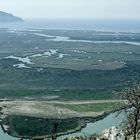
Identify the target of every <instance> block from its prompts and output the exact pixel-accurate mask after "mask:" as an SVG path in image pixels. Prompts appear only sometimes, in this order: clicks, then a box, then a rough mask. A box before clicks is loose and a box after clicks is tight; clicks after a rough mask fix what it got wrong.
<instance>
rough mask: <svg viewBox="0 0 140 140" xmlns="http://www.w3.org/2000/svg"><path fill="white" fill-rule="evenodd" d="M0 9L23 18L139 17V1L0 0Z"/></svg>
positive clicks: (128, 18)
mask: <svg viewBox="0 0 140 140" xmlns="http://www.w3.org/2000/svg"><path fill="white" fill-rule="evenodd" d="M0 11H5V12H10V13H13V14H14V15H16V16H19V17H22V18H23V19H115V20H117V19H124V20H140V0H0Z"/></svg>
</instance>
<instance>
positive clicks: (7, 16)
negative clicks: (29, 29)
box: [0, 11, 23, 22]
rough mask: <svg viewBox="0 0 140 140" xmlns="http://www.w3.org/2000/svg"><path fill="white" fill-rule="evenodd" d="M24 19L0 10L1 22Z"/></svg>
mask: <svg viewBox="0 0 140 140" xmlns="http://www.w3.org/2000/svg"><path fill="white" fill-rule="evenodd" d="M22 21H23V19H22V18H19V17H16V16H14V15H12V14H9V13H6V12H2V11H0V22H22Z"/></svg>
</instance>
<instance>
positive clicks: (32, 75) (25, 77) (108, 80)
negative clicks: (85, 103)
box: [0, 29, 140, 100]
mask: <svg viewBox="0 0 140 140" xmlns="http://www.w3.org/2000/svg"><path fill="white" fill-rule="evenodd" d="M38 34H39V35H38ZM40 34H43V36H41V35H40ZM44 34H45V35H51V36H63V37H69V39H73V40H85V42H80V41H78V42H76V41H66V40H65V39H64V40H62V39H61V40H60V41H54V40H51V39H55V38H57V37H49V36H44ZM139 38H140V34H139V33H123V32H120V33H118V34H117V33H113V32H96V31H78V30H73V31H70V30H69V31H67V30H42V31H26V30H25V31H24V30H23V31H10V30H8V29H1V30H0V97H1V98H4V97H7V98H23V97H32V98H36V97H37V98H39V99H43V98H45V97H46V96H58V99H59V100H93V99H119V96H118V94H116V93H114V91H115V90H121V89H122V88H124V87H126V86H127V83H128V82H129V81H132V80H133V79H135V80H139V79H140V77H139V71H140V57H139V54H140V45H139V44H135V42H137V43H139V42H140V39H139ZM48 39H50V40H48ZM86 41H124V42H120V43H115V42H114V43H113V42H106V43H104V42H100V43H96V42H94V43H93V42H86ZM127 42H130V43H127Z"/></svg>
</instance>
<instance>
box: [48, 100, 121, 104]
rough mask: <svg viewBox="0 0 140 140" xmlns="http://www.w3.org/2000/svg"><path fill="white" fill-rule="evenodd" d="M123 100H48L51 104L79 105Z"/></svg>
mask: <svg viewBox="0 0 140 140" xmlns="http://www.w3.org/2000/svg"><path fill="white" fill-rule="evenodd" d="M115 102H122V100H90V101H47V103H50V104H64V105H65V104H69V105H72V104H74V105H78V104H96V103H115Z"/></svg>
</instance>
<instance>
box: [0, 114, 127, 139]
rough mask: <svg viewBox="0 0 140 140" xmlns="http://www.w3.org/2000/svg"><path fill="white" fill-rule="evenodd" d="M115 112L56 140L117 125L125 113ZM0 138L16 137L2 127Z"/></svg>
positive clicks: (87, 134)
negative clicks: (4, 131) (6, 132)
mask: <svg viewBox="0 0 140 140" xmlns="http://www.w3.org/2000/svg"><path fill="white" fill-rule="evenodd" d="M117 114H118V113H117V112H115V113H112V114H110V115H108V116H107V117H105V118H104V119H103V120H99V121H96V122H90V123H87V125H86V127H85V128H83V129H82V130H80V131H79V132H75V133H73V134H68V135H65V136H61V137H59V138H58V140H62V139H63V138H65V137H73V136H84V135H86V136H90V135H92V134H95V133H100V132H102V131H103V130H104V129H107V128H110V127H112V126H119V125H120V124H121V122H122V121H123V119H124V118H125V116H126V115H125V113H121V114H119V115H118V116H117ZM0 138H1V139H2V140H17V138H13V137H11V136H9V135H8V134H5V133H3V131H2V129H0Z"/></svg>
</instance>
